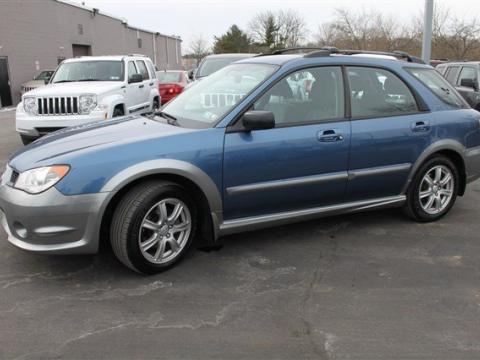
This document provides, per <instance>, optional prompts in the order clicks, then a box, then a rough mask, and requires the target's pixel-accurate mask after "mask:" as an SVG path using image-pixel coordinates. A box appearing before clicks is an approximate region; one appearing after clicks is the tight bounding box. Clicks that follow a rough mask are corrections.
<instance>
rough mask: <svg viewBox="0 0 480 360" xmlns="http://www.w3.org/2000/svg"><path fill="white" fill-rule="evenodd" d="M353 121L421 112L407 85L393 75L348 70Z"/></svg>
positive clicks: (355, 69)
mask: <svg viewBox="0 0 480 360" xmlns="http://www.w3.org/2000/svg"><path fill="white" fill-rule="evenodd" d="M347 73H348V80H349V83H350V103H351V108H352V116H353V117H379V116H392V115H402V114H409V113H413V112H417V111H418V107H417V102H416V101H415V97H414V96H413V94H412V93H411V91H410V89H409V88H408V86H407V85H405V83H404V82H403V81H402V80H400V79H399V78H398V77H397V76H396V75H395V74H393V73H391V72H390V71H387V70H383V69H376V68H368V67H348V68H347Z"/></svg>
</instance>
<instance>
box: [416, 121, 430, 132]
mask: <svg viewBox="0 0 480 360" xmlns="http://www.w3.org/2000/svg"><path fill="white" fill-rule="evenodd" d="M412 131H413V132H427V131H430V124H429V122H428V121H416V122H414V123H413V124H412Z"/></svg>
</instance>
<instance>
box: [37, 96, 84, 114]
mask: <svg viewBox="0 0 480 360" xmlns="http://www.w3.org/2000/svg"><path fill="white" fill-rule="evenodd" d="M37 101H38V115H77V114H78V97H72V96H67V97H45V98H38V99H37Z"/></svg>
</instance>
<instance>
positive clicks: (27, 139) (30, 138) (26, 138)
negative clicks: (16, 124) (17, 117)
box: [20, 135, 38, 145]
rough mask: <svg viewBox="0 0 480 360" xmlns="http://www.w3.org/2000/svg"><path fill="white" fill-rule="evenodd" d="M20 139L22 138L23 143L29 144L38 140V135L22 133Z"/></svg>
mask: <svg viewBox="0 0 480 360" xmlns="http://www.w3.org/2000/svg"><path fill="white" fill-rule="evenodd" d="M20 139H21V140H22V143H23V145H28V144H31V143H32V142H34V141H35V140H37V139H38V137H33V136H27V135H20Z"/></svg>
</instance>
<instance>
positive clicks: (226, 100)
mask: <svg viewBox="0 0 480 360" xmlns="http://www.w3.org/2000/svg"><path fill="white" fill-rule="evenodd" d="M244 97H245V95H244V94H230V93H214V94H202V100H201V101H202V105H203V107H204V108H216V107H224V106H233V105H235V104H236V103H238V102H239V101H240V100H242V99H243V98H244Z"/></svg>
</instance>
